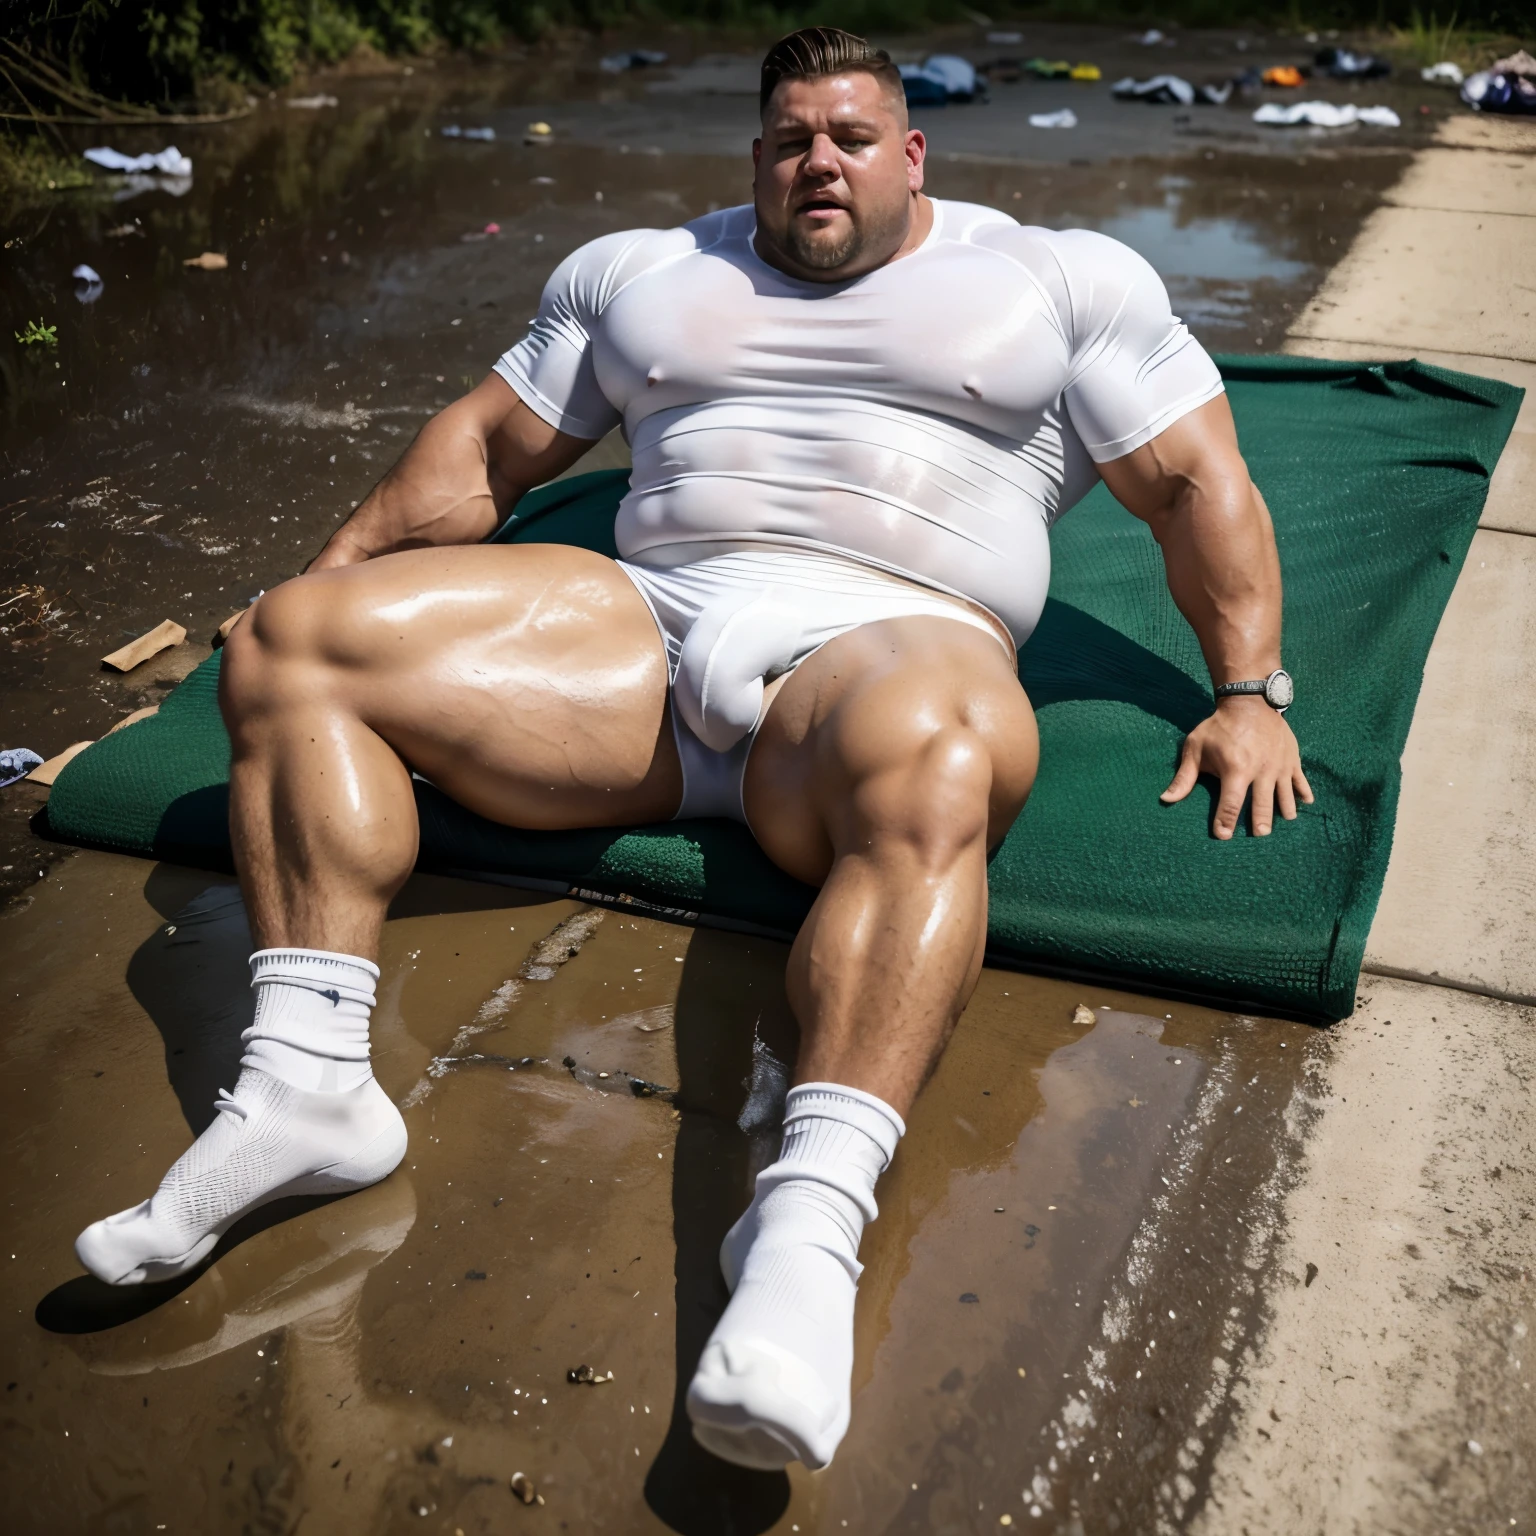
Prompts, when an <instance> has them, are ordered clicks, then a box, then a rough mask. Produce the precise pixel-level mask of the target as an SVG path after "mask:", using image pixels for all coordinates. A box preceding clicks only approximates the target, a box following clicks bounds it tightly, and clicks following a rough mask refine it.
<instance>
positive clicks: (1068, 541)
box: [48, 358, 1521, 1020]
mask: <svg viewBox="0 0 1536 1536" xmlns="http://www.w3.org/2000/svg"><path fill="white" fill-rule="evenodd" d="M1219 361H1220V362H1221V366H1222V372H1223V374H1224V376H1225V377H1226V380H1227V385H1228V389H1229V391H1230V396H1231V401H1232V408H1233V410H1234V411H1235V412H1236V415H1237V421H1238V427H1239V431H1240V433H1241V437H1242V444H1243V449H1244V451H1245V453H1246V455H1247V458H1248V462H1249V464H1250V466H1251V467H1252V470H1253V474H1254V478H1255V480H1256V481H1257V482H1258V484H1259V486H1260V488H1261V489H1262V490H1263V492H1264V494H1265V496H1266V498H1267V499H1268V501H1269V505H1270V507H1271V509H1272V510H1273V513H1274V519H1275V527H1276V533H1277V536H1278V538H1279V543H1280V554H1281V559H1282V561H1283V564H1284V569H1285V580H1286V602H1285V657H1286V662H1287V665H1288V666H1289V668H1290V670H1291V671H1292V673H1293V674H1294V675H1295V678H1296V687H1297V703H1296V705H1295V708H1294V709H1293V710H1292V711H1291V714H1290V719H1291V721H1292V723H1293V725H1294V726H1295V729H1296V734H1297V736H1298V737H1299V739H1300V741H1301V747H1302V753H1303V758H1304V761H1305V765H1306V769H1307V773H1308V776H1309V777H1310V779H1311V782H1312V787H1313V789H1314V790H1315V792H1316V795H1317V803H1316V805H1315V806H1312V807H1310V808H1307V807H1304V808H1303V809H1302V812H1301V815H1300V817H1299V819H1298V820H1297V821H1296V822H1294V823H1290V824H1286V823H1282V824H1281V825H1279V826H1278V827H1277V829H1276V831H1275V834H1274V835H1273V836H1272V837H1269V838H1266V839H1258V838H1253V837H1250V836H1248V835H1247V833H1246V831H1244V832H1241V833H1240V834H1239V835H1238V836H1237V837H1236V838H1235V839H1234V840H1233V841H1231V842H1229V843H1218V842H1216V841H1215V840H1214V839H1212V838H1211V837H1210V836H1208V830H1207V829H1208V825H1209V819H1210V815H1211V813H1212V811H1213V809H1214V795H1213V793H1212V787H1211V786H1210V785H1209V784H1208V783H1207V782H1205V781H1202V784H1201V788H1200V789H1199V790H1198V791H1197V792H1196V793H1195V794H1194V795H1192V796H1191V797H1190V798H1189V799H1188V800H1187V801H1185V802H1184V803H1183V804H1181V805H1178V806H1174V807H1165V806H1162V805H1160V804H1159V802H1158V798H1157V797H1158V794H1159V792H1160V791H1161V790H1162V789H1163V787H1164V786H1165V785H1166V784H1167V782H1168V779H1169V777H1170V776H1171V774H1172V771H1173V767H1174V764H1175V761H1176V758H1177V752H1178V746H1179V742H1180V739H1181V737H1182V736H1183V735H1184V733H1185V732H1186V731H1188V730H1189V729H1190V728H1191V727H1192V726H1193V725H1194V724H1195V723H1196V722H1197V721H1199V720H1200V719H1202V718H1203V717H1204V716H1205V714H1206V713H1207V712H1208V709H1209V691H1208V688H1209V683H1208V678H1207V674H1206V670H1205V665H1204V663H1203V661H1202V659H1201V656H1200V651H1199V648H1198V646H1197V645H1196V643H1195V637H1194V635H1193V633H1192V632H1191V631H1190V629H1189V627H1188V626H1187V625H1186V624H1185V622H1184V620H1183V619H1182V618H1181V617H1180V616H1179V614H1178V612H1177V610H1176V609H1175V608H1174V606H1173V604H1172V602H1171V601H1170V600H1169V597H1168V593H1167V588H1166V586H1165V584H1164V580H1163V568H1162V559H1161V556H1160V555H1159V553H1158V550H1157V547H1156V545H1155V544H1154V543H1153V540H1152V537H1151V535H1150V534H1149V533H1148V531H1147V529H1146V527H1145V526H1144V525H1143V524H1141V523H1139V522H1137V521H1136V520H1135V519H1133V518H1132V517H1130V516H1129V515H1128V514H1127V513H1126V512H1124V511H1123V510H1121V509H1120V508H1119V507H1118V506H1117V505H1116V504H1115V503H1114V502H1113V501H1112V500H1111V499H1110V497H1109V495H1108V494H1107V492H1105V491H1104V489H1103V487H1102V486H1101V487H1099V488H1098V489H1097V490H1096V491H1095V492H1094V493H1093V494H1092V495H1091V496H1090V497H1089V498H1088V499H1087V500H1086V501H1085V502H1083V503H1082V504H1081V505H1080V506H1079V507H1077V508H1075V509H1074V510H1073V511H1072V512H1071V513H1070V514H1069V515H1068V516H1067V517H1065V518H1064V519H1063V520H1062V521H1061V523H1060V524H1058V526H1057V528H1056V530H1055V532H1054V533H1053V535H1052V539H1053V545H1054V551H1055V555H1054V559H1055V569H1054V574H1053V576H1052V581H1051V598H1050V601H1049V602H1048V603H1047V605H1046V611H1045V616H1044V618H1043V619H1042V621H1041V624H1040V627H1039V629H1038V630H1037V631H1036V633H1035V634H1034V636H1033V637H1032V638H1031V640H1030V642H1029V644H1028V645H1027V646H1026V647H1025V648H1024V651H1023V654H1022V657H1021V676H1022V679H1023V683H1024V686H1025V688H1026V689H1027V690H1028V692H1029V696H1030V698H1031V699H1032V700H1033V701H1034V704H1035V708H1036V709H1037V710H1038V712H1039V718H1040V735H1041V769H1040V778H1039V783H1038V785H1037V787H1036V789H1035V792H1034V795H1033V796H1032V798H1031V799H1030V802H1029V804H1028V806H1027V807H1026V809H1025V811H1024V814H1023V815H1022V816H1021V817H1020V818H1019V821H1018V822H1017V824H1016V825H1015V826H1014V828H1013V830H1012V832H1010V834H1009V836H1008V838H1007V840H1006V842H1005V843H1004V844H1003V846H1002V848H1001V849H1000V850H999V851H998V853H997V855H996V857H995V858H994V859H993V861H992V866H991V893H992V896H991V920H990V926H989V950H988V953H989V957H990V958H991V959H992V960H993V961H994V962H995V963H1001V964H1005V965H1012V966H1017V967H1021V968H1024V969H1028V970H1036V971H1046V972H1053V973H1057V974H1065V975H1076V976H1081V977H1084V978H1092V979H1097V980H1101V981H1103V982H1106V983H1111V984H1118V985H1121V986H1125V987H1129V988H1133V989H1139V990H1149V991H1155V992H1160V993H1164V994H1168V995H1173V996H1181V997H1188V998H1192V999H1197V1000H1200V1001H1204V1002H1208V1003H1212V1004H1216V1005H1221V1006H1227V1007H1233V1008H1238V1009H1245V1010H1252V1011H1259V1012H1269V1013H1279V1014H1285V1015H1289V1016H1293V1017H1299V1018H1305V1019H1316V1020H1327V1019H1336V1018H1340V1017H1342V1016H1343V1015H1345V1014H1347V1013H1348V1012H1349V1011H1350V1010H1351V1008H1352V1007H1353V1004H1354V994H1355V982H1356V979H1357V977H1358V974H1359V969H1360V962H1361V958H1362V956H1363V953H1364V948H1365V938H1366V932H1367V930H1368V928H1369V926H1370V922H1371V917H1372V914H1373V913H1374V911H1375V908H1376V901H1377V898H1378V896H1379V895H1380V892H1381V882H1382V878H1383V876H1384V874H1385V872H1386V867H1387V856H1388V854H1389V852H1390V850H1391V843H1392V826H1393V818H1394V815H1395V812H1396V809H1397V793H1398V758H1399V755H1400V754H1401V752H1402V749H1403V743H1404V740H1405V739H1406V737H1407V733H1408V726H1409V722H1410V720H1411V718H1412V715H1413V707H1414V701H1415V699H1416V698H1417V695H1418V689H1419V682H1420V678H1421V676H1422V672H1423V666H1424V658H1425V655H1426V653H1427V652H1428V650H1429V644H1430V641H1431V639H1432V638H1433V636H1434V632H1435V626H1436V625H1437V624H1438V622H1439V619H1440V614H1441V611H1442V610H1443V608H1444V607H1445V603H1446V600H1447V599H1448V598H1449V596H1450V593H1451V588H1452V586H1453V585H1454V583H1455V581H1456V576H1457V573H1458V572H1459V570H1460V569H1461V563H1462V560H1463V558H1464V557H1465V555H1466V551H1467V546H1468V544H1469V542H1470V541H1471V538H1472V533H1473V530H1474V528H1475V526H1476V523H1477V518H1478V514H1479V512H1480V510H1481V508H1482V505H1483V500H1484V497H1485V495H1486V493H1487V489H1488V480H1489V476H1490V475H1491V473H1492V471H1493V467H1494V464H1495V463H1496V462H1497V460H1498V456H1499V453H1500V450H1501V449H1502V448H1503V445H1504V441H1505V438H1506V437H1507V436H1508V434H1509V431H1510V428H1511V426H1512V424H1513V422H1514V417H1515V412H1516V410H1517V408H1518V406H1519V401H1520V397H1521V391H1520V390H1518V389H1514V388H1512V387H1510V386H1508V385H1505V384H1501V383H1496V382H1493V381H1491V380H1488V379H1481V378H1474V377H1472V376H1470V375H1466V374H1457V373H1450V372H1447V371H1445V370H1443V369H1439V368H1433V367H1429V366H1427V365H1424V364H1421V363H1414V362H1406V363H1387V364H1379V365H1366V364H1353V363H1331V362H1315V361H1310V360H1305V359H1292V358H1264V359H1257V358H1225V359H1221V360H1219ZM625 484H626V475H625V473H624V472H612V471H610V472H604V473H599V474H594V475H585V476H581V477H578V478H576V479H573V480H568V481H565V482H562V483H558V484H555V485H552V486H546V487H544V488H543V489H541V490H539V491H536V492H534V493H532V494H531V495H529V496H527V497H525V498H524V500H523V501H522V502H521V503H520V505H519V507H518V509H517V514H516V515H515V516H514V517H513V518H512V519H511V521H510V522H509V523H508V525H507V526H506V527H505V528H503V529H502V530H501V531H500V532H499V533H498V534H497V538H498V539H501V540H510V541H513V542H517V541H521V540H531V541H538V542H562V543H577V544H583V545H587V546H589V547H591V548H595V549H600V550H604V551H606V552H608V553H610V554H611V553H613V515H614V510H615V508H616V506H617V504H618V501H619V498H620V496H621V495H622V494H623V491H624V487H625ZM218 665H219V658H218V656H217V655H215V656H214V657H212V658H211V659H210V660H209V661H207V662H205V663H204V664H203V665H202V666H201V667H199V668H198V669H197V671H196V672H194V673H193V674H192V675H191V676H190V677H189V678H187V680H186V681H185V682H184V683H182V685H181V686H180V687H179V688H178V689H177V690H176V691H175V692H174V693H173V694H172V695H171V696H170V698H168V699H167V700H166V702H165V704H164V705H163V706H162V707H161V709H160V712H159V714H158V715H156V716H155V717H154V718H153V719H151V720H146V721H144V722H142V723H140V724H138V725H133V726H129V727H128V728H127V729H125V730H122V731H119V732H117V733H115V734H114V735H112V736H109V737H106V738H105V739H103V740H102V741H100V742H98V743H97V744H96V745H95V746H93V747H91V748H90V749H89V750H88V751H86V752H83V753H81V754H80V755H79V756H78V757H77V758H76V759H75V760H74V761H73V762H72V763H71V764H70V765H69V766H68V767H67V768H66V769H65V770H64V772H63V773H62V774H61V775H60V777H59V780H58V783H57V785H56V786H55V787H54V790H53V795H52V800H51V803H50V805H49V809H48V819H49V823H50V826H51V830H52V832H53V834H54V835H55V836H57V837H60V838H62V839H65V840H67V841H71V842H77V843H82V844H86V845H91V846H96V847H106V848H112V849H119V850H125V851H129V852H134V853H142V854H150V855H154V856H157V857H160V858H165V859H171V860H175V861H178V862H183V863H192V864H213V865H225V866H227V863H228V859H229V851H228V833H227V829H226V824H225V814H226V806H227V784H226V779H227V774H228V765H229V744H228V740H227V738H226V736H225V733H224V729H223V726H222V724H221V722H220V719H219V715H218V709H217V704H216V698H215V694H216V688H217V680H218ZM417 798H418V803H419V806H420V811H421V832H422V836H421V864H422V866H423V867H424V868H432V869H440V870H446V869H452V870H459V871H464V872H469V873H475V874H479V875H483V876H485V877H488V878H502V879H510V880H512V881H513V883H519V884H533V885H535V886H539V887H542V888H546V889H558V890H562V891H563V890H575V891H578V892H581V893H583V894H587V895H590V896H592V897H594V898H596V899H609V900H611V899H614V898H619V897H622V898H625V899H628V900H633V901H636V902H639V903H644V904H649V905H650V906H651V907H654V908H663V909H668V910H670V911H672V912H674V913H675V914H677V915H681V916H684V917H686V918H689V919H698V920H702V921H716V922H724V923H726V924H737V925H743V926H746V927H749V928H755V929H758V930H766V931H769V932H779V933H785V934H788V933H791V932H793V931H794V929H795V928H796V927H797V926H798V924H799V922H800V920H801V919H802V918H803V916H804V914H805V912H806V910H807V908H808V906H809V904H810V902H811V900H812V897H813V894H814V893H813V892H812V891H811V890H810V889H809V888H807V887H806V886H803V885H800V884H799V883H798V882H796V881H794V880H791V879H789V878H788V877H787V876H785V875H783V874H781V873H780V872H779V871H777V870H776V869H775V868H774V867H773V866H772V865H771V864H770V863H769V862H768V860H767V859H766V858H765V857H764V856H763V855H762V854H761V853H760V852H759V851H758V849H757V847H756V845H755V844H754V843H753V842H752V840H751V838H750V837H749V836H748V835H747V833H746V831H745V830H744V829H743V828H741V827H740V826H737V825H735V824H734V823H729V822H713V821H695V822H686V823H669V824H665V825H661V826H654V827H640V828H636V829H634V830H631V831H614V830H612V829H608V830H604V831H600V832H576V833H535V832H518V831H513V830H511V829H509V828H506V827H499V826H495V825H493V824H491V823H489V822H486V821H483V820H481V819H480V818H479V817H477V816H473V815H471V814H470V813H469V812H467V811H465V810H463V809H462V808H460V807H459V806H457V805H455V804H453V803H452V802H451V801H449V800H448V799H447V798H446V797H444V796H443V795H441V794H440V793H438V792H437V791H435V790H433V789H432V788H430V787H429V786H426V785H423V784H418V785H417Z"/></svg>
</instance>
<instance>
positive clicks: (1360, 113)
mask: <svg viewBox="0 0 1536 1536" xmlns="http://www.w3.org/2000/svg"><path fill="white" fill-rule="evenodd" d="M1253 120H1254V122H1256V123H1269V124H1271V125H1272V126H1274V127H1277V128H1291V127H1294V126H1295V125H1296V124H1297V123H1307V124H1309V125H1310V126H1311V127H1313V128H1349V127H1352V126H1353V125H1354V124H1355V123H1366V124H1369V126H1370V127H1372V128H1401V127H1402V126H1403V120H1402V118H1400V117H1399V116H1398V115H1397V113H1396V112H1394V111H1393V110H1392V108H1391V107H1357V106H1356V105H1355V104H1354V103H1353V102H1347V103H1346V104H1345V105H1344V106H1342V107H1341V106H1339V105H1338V104H1337V103H1336V102H1332V101H1298V102H1297V103H1295V105H1294V106H1289V107H1282V106H1279V105H1277V104H1276V103H1274V102H1271V103H1269V104H1268V105H1267V106H1262V107H1260V108H1259V109H1258V111H1256V112H1255V113H1254V114H1253Z"/></svg>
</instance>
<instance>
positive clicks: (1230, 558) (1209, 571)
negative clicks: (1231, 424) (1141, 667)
mask: <svg viewBox="0 0 1536 1536" xmlns="http://www.w3.org/2000/svg"><path fill="white" fill-rule="evenodd" d="M1153 527H1154V532H1155V533H1156V535H1157V540H1158V543H1159V544H1160V545H1161V546H1162V551H1163V562H1164V564H1165V566H1166V567H1167V572H1168V589H1169V591H1170V592H1171V593H1172V595H1173V600H1174V602H1175V603H1177V604H1178V607H1179V611H1180V612H1181V613H1182V614H1183V615H1184V617H1185V618H1186V619H1188V620H1189V624H1190V627H1191V628H1192V629H1193V630H1194V631H1195V635H1196V637H1197V638H1198V639H1199V641H1200V649H1201V650H1202V652H1203V653H1204V655H1205V663H1206V666H1207V667H1208V668H1209V670H1210V674H1211V681H1212V683H1217V684H1219V683H1232V682H1241V681H1244V680H1246V679H1249V678H1259V677H1267V676H1268V675H1269V674H1270V673H1271V672H1273V671H1274V670H1275V668H1276V667H1278V666H1280V665H1281V659H1280V620H1281V584H1280V559H1279V555H1278V553H1277V551H1276V549H1275V536H1274V530H1273V527H1272V525H1271V523H1270V519H1269V509H1268V508H1267V507H1266V506H1265V505H1264V498H1263V497H1262V496H1261V495H1260V494H1259V491H1258V488H1257V487H1256V486H1255V485H1254V484H1253V483H1252V482H1251V481H1250V480H1249V479H1248V477H1247V475H1246V473H1244V474H1243V475H1242V477H1241V479H1240V480H1239V479H1238V478H1237V477H1235V476H1234V477H1231V478H1223V479H1222V480H1221V481H1219V482H1218V483H1216V484H1209V483H1206V484H1198V483H1197V484H1191V485H1187V486H1186V487H1185V488H1184V489H1183V491H1182V493H1181V494H1180V495H1179V497H1178V498H1177V500H1176V502H1175V504H1174V506H1173V507H1172V508H1170V510H1169V512H1168V514H1167V515H1166V516H1165V517H1163V518H1159V519H1157V520H1156V522H1155V523H1154V525H1153Z"/></svg>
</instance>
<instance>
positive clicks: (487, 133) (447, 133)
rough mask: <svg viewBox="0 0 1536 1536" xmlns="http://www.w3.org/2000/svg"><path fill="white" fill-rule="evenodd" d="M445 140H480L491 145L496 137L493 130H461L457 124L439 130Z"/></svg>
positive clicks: (450, 124)
mask: <svg viewBox="0 0 1536 1536" xmlns="http://www.w3.org/2000/svg"><path fill="white" fill-rule="evenodd" d="M439 132H440V133H441V134H442V136H443V137H444V138H445V139H481V140H483V141H484V142H485V143H487V144H489V143H491V142H492V141H493V140H494V139H495V137H496V130H495V129H494V128H461V127H459V125H458V124H457V123H449V124H448V126H447V127H446V128H442V129H439Z"/></svg>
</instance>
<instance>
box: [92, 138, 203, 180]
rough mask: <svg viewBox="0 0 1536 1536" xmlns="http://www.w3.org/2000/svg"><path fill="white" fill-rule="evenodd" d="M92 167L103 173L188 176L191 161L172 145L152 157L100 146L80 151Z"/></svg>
mask: <svg viewBox="0 0 1536 1536" xmlns="http://www.w3.org/2000/svg"><path fill="white" fill-rule="evenodd" d="M81 153H82V154H83V155H84V156H85V158H86V159H87V160H89V161H90V162H91V164H92V165H99V166H100V167H101V168H102V170H104V171H120V172H122V173H123V174H124V175H128V174H130V173H132V172H134V171H159V172H160V174H161V175H162V176H190V175H191V174H192V161H191V160H190V159H189V158H188V157H187V156H186V155H184V154H182V152H181V151H180V150H179V149H177V148H176V146H175V145H174V144H172V145H170V146H169V147H168V148H166V149H162V150H161V151H160V152H159V153H158V154H154V155H125V154H123V153H122V152H121V151H120V150H116V149H109V148H107V147H105V146H100V147H97V148H94V149H87V150H82V151H81Z"/></svg>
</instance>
